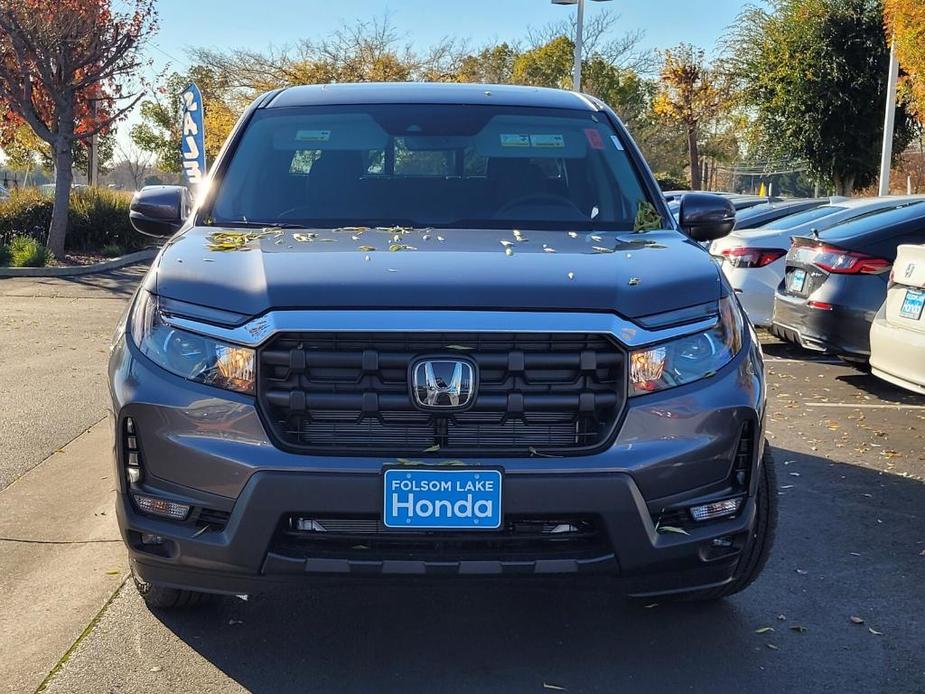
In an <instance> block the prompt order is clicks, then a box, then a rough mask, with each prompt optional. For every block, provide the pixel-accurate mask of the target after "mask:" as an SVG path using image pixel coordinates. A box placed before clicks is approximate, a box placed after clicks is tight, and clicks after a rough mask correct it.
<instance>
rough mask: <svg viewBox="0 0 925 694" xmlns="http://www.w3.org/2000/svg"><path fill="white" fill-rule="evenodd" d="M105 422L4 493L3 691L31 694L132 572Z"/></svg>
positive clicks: (0, 588) (0, 520) (0, 538)
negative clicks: (118, 511)
mask: <svg viewBox="0 0 925 694" xmlns="http://www.w3.org/2000/svg"><path fill="white" fill-rule="evenodd" d="M111 450H112V431H111V427H110V424H109V418H108V417H106V418H104V419H103V420H101V421H99V422H97V423H96V424H94V425H93V426H92V427H91V428H90V429H89V430H88V431H87V432H85V433H84V434H82V435H80V436H78V437H77V438H76V439H74V440H73V441H71V442H70V443H68V444H67V445H66V446H64V448H62V449H60V450H59V451H57V452H55V453H53V454H52V455H51V456H50V457H49V458H47V459H46V460H45V461H43V462H42V463H41V464H39V465H37V466H36V467H35V468H33V469H32V470H30V471H29V472H28V473H26V474H25V475H23V476H22V477H20V478H19V479H18V480H17V481H16V482H14V483H13V484H11V485H10V486H9V487H7V488H6V489H4V490H3V491H0V654H2V657H0V692H32V691H35V689H36V688H37V687H38V686H39V685H40V684H41V683H42V681H43V680H44V679H45V677H46V676H47V674H48V673H49V672H50V671H51V670H53V669H54V668H55V666H56V665H57V664H58V662H59V661H60V660H62V656H63V655H64V654H66V653H67V651H68V649H69V648H70V647H71V646H72V644H74V642H75V641H77V640H78V639H79V638H80V637H81V635H82V634H83V633H84V630H85V629H86V628H87V625H89V624H91V622H92V620H93V619H94V617H95V616H96V615H97V613H98V612H99V611H100V609H101V608H102V607H103V606H104V605H105V604H106V602H107V601H108V600H109V599H110V598H111V596H112V595H113V594H114V593H115V591H116V590H118V588H119V586H120V585H122V583H123V581H124V580H125V577H126V575H127V562H126V556H125V549H124V547H123V546H122V543H121V540H120V539H119V533H118V528H117V527H116V519H115V515H114V514H115V512H114V510H113V503H112V499H113V488H114V486H113V485H114V480H113V468H112V460H111Z"/></svg>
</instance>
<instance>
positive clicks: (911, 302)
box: [899, 289, 925, 320]
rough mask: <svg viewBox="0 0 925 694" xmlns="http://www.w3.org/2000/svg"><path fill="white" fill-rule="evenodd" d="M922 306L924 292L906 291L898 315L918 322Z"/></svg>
mask: <svg viewBox="0 0 925 694" xmlns="http://www.w3.org/2000/svg"><path fill="white" fill-rule="evenodd" d="M923 306H925V290H923V289H907V290H906V298H905V299H903V305H902V306H900V307H899V315H900V316H902V317H903V318H911V319H912V320H918V319H919V318H921V317H922V307H923Z"/></svg>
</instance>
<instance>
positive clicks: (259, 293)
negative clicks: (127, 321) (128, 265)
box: [154, 227, 721, 318]
mask: <svg viewBox="0 0 925 694" xmlns="http://www.w3.org/2000/svg"><path fill="white" fill-rule="evenodd" d="M154 285H155V286H154V288H155V291H156V292H157V293H158V294H159V295H161V296H163V297H166V298H170V299H176V300H179V301H185V302H189V303H193V304H199V305H202V306H209V307H212V308H217V309H222V310H224V311H232V312H235V313H239V314H242V315H243V316H247V317H253V316H257V315H259V314H261V313H264V312H266V311H268V310H270V309H337V308H345V309H348V308H364V309H375V308H383V309H391V308H404V309H482V310H484V309H506V310H511V309H514V310H516V309H532V310H568V311H609V312H616V313H618V314H620V315H622V316H624V317H627V318H635V317H638V316H646V315H652V314H656V313H662V312H665V311H670V310H673V309H678V308H684V307H686V306H693V305H695V304H702V303H706V302H709V301H716V300H717V299H718V298H719V296H720V290H721V285H720V277H719V272H718V269H717V267H716V264H715V263H714V262H713V261H712V260H711V259H710V257H709V255H708V254H707V253H706V252H705V251H704V249H702V248H700V247H699V246H698V245H697V244H695V243H693V242H691V241H690V240H688V239H687V238H686V237H685V236H683V235H682V234H681V233H680V232H677V231H672V230H664V231H650V232H645V233H637V234H633V233H620V232H594V233H590V232H577V233H576V232H566V231H538V230H527V229H525V230H523V231H522V232H518V233H516V234H515V233H513V232H510V231H499V230H494V229H492V230H486V229H414V230H410V229H402V228H392V229H365V228H362V227H360V228H345V229H333V230H332V229H307V230H301V229H297V230H292V229H284V230H279V229H276V230H274V229H268V230H261V229H220V228H217V227H193V228H191V229H188V230H187V231H185V232H183V233H181V234H179V235H177V236H176V237H174V238H173V239H171V241H170V242H168V244H167V245H166V246H165V247H164V249H163V250H162V252H161V254H160V256H159V258H158V260H157V261H156V268H155V273H154Z"/></svg>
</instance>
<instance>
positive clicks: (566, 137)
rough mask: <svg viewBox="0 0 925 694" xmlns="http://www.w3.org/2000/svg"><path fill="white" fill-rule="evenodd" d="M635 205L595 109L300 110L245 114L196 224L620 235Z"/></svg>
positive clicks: (621, 154) (624, 166)
mask: <svg viewBox="0 0 925 694" xmlns="http://www.w3.org/2000/svg"><path fill="white" fill-rule="evenodd" d="M644 201H646V196H645V194H644V193H643V188H642V185H641V183H640V180H639V177H638V176H637V173H636V171H635V169H634V167H633V164H632V161H631V160H630V158H629V157H628V156H627V153H626V151H625V150H624V145H623V143H622V141H621V140H620V138H619V136H618V135H617V134H616V132H615V131H614V130H613V128H612V127H611V126H610V124H609V123H608V122H607V119H606V116H604V115H603V114H599V113H593V112H590V111H577V110H576V111H571V110H565V109H537V108H524V107H501V106H497V107H495V106H491V107H489V106H468V105H429V104H415V105H405V104H379V105H351V106H312V107H299V108H278V109H272V108H270V109H263V110H259V111H257V112H256V113H255V114H254V116H253V119H252V120H251V122H250V123H249V124H248V126H247V129H246V131H245V132H244V134H243V136H242V138H241V140H240V142H239V144H238V146H237V149H236V150H235V152H234V154H233V157H232V160H231V163H230V165H229V166H228V168H227V171H226V172H225V174H224V176H223V177H222V179H221V182H220V188H219V190H218V192H217V194H216V198H215V203H214V206H213V207H212V211H211V219H210V220H209V221H210V223H212V224H234V223H267V224H290V225H291V224H298V225H301V226H315V227H317V226H322V227H325V226H378V225H405V226H415V227H475V228H510V227H511V226H518V225H522V226H531V227H533V228H551V229H557V228H562V229H568V230H571V229H618V230H624V229H625V230H632V229H633V226H634V222H635V220H636V216H637V213H638V212H639V209H640V204H641V203H642V202H644Z"/></svg>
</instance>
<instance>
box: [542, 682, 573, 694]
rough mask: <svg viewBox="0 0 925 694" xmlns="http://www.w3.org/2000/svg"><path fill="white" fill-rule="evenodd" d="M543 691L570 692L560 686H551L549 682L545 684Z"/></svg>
mask: <svg viewBox="0 0 925 694" xmlns="http://www.w3.org/2000/svg"><path fill="white" fill-rule="evenodd" d="M543 689H552V690H553V691H555V692H567V691H568V690H567V689H566V688H565V687H560V686H559V685H558V684H549V682H543Z"/></svg>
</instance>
